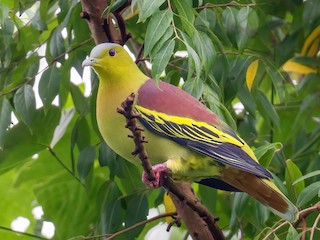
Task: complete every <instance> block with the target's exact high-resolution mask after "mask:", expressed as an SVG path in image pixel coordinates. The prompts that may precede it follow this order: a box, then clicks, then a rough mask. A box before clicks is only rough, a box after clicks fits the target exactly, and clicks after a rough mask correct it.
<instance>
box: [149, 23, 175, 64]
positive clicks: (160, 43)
mask: <svg viewBox="0 0 320 240" xmlns="http://www.w3.org/2000/svg"><path fill="white" fill-rule="evenodd" d="M172 34H173V28H171V27H170V28H168V30H167V31H166V32H165V33H164V35H163V36H162V37H161V38H160V40H159V41H158V42H157V43H156V44H155V46H154V47H153V49H152V51H151V52H150V57H151V59H152V58H154V57H155V56H156V55H157V54H158V52H159V51H160V49H161V48H163V45H164V44H165V42H167V40H169V39H170V37H171V36H172Z"/></svg>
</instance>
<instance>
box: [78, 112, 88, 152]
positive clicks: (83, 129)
mask: <svg viewBox="0 0 320 240" xmlns="http://www.w3.org/2000/svg"><path fill="white" fill-rule="evenodd" d="M75 130H76V133H75V134H76V136H75V137H76V138H75V140H76V142H75V143H76V144H77V146H78V149H79V150H82V149H84V148H86V147H87V146H89V145H90V136H91V131H90V127H89V124H88V121H87V119H86V118H85V117H80V119H79V121H78V122H77V124H76V125H75Z"/></svg>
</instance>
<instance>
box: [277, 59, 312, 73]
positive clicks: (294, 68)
mask: <svg viewBox="0 0 320 240" xmlns="http://www.w3.org/2000/svg"><path fill="white" fill-rule="evenodd" d="M282 69H283V70H284V71H285V72H294V73H300V74H309V73H315V72H316V70H315V69H313V68H311V67H308V66H306V65H303V64H300V63H297V62H294V61H292V60H288V61H287V62H286V63H285V64H283V66H282Z"/></svg>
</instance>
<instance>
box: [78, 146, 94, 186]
mask: <svg viewBox="0 0 320 240" xmlns="http://www.w3.org/2000/svg"><path fill="white" fill-rule="evenodd" d="M94 157H95V149H94V147H93V146H88V147H85V148H83V149H82V150H81V151H80V154H79V158H78V174H79V178H80V180H81V182H84V181H85V179H86V177H87V176H88V174H89V172H90V170H91V169H92V167H93V161H94Z"/></svg>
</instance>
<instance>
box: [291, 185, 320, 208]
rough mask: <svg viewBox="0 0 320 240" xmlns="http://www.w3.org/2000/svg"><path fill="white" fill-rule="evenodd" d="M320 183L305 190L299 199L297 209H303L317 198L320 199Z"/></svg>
mask: <svg viewBox="0 0 320 240" xmlns="http://www.w3.org/2000/svg"><path fill="white" fill-rule="evenodd" d="M319 189H320V181H319V182H315V183H312V184H310V185H309V186H307V187H306V188H305V189H303V190H302V191H301V193H300V195H299V197H298V199H297V204H296V205H297V207H302V206H304V205H306V204H307V203H309V202H310V201H311V200H312V199H313V198H314V197H315V196H317V195H318V197H319Z"/></svg>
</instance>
